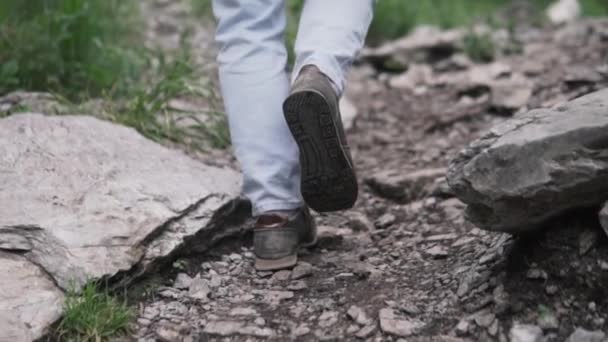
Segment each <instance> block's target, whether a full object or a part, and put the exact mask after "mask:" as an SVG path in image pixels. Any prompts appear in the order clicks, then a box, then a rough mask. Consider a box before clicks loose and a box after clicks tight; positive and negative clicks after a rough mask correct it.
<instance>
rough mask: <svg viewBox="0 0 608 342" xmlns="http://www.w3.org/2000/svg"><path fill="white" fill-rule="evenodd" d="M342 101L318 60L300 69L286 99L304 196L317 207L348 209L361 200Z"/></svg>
mask: <svg viewBox="0 0 608 342" xmlns="http://www.w3.org/2000/svg"><path fill="white" fill-rule="evenodd" d="M338 103H339V99H338V95H337V94H336V91H335V90H334V88H333V86H332V84H331V81H330V80H329V78H327V76H325V75H324V74H322V73H321V72H320V71H319V70H318V69H317V68H316V67H314V66H306V67H304V68H303V69H302V71H301V73H300V75H299V76H298V78H297V79H296V81H295V83H294V85H293V87H292V90H291V93H290V94H289V96H288V97H287V99H286V100H285V102H284V103H283V113H284V115H285V120H286V121H287V125H288V126H289V129H290V131H291V134H292V135H293V137H294V139H295V141H296V143H297V144H298V147H299V149H300V168H301V171H302V178H301V192H302V197H303V198H304V201H306V204H308V206H309V207H310V208H312V209H314V210H316V211H317V212H327V211H337V210H344V209H349V208H352V206H353V205H354V204H355V201H356V200H357V192H358V185H357V177H356V175H355V170H354V168H353V162H352V159H351V155H350V150H349V148H348V145H347V143H346V136H345V134H344V128H343V127H342V119H341V117H340V109H339V107H338Z"/></svg>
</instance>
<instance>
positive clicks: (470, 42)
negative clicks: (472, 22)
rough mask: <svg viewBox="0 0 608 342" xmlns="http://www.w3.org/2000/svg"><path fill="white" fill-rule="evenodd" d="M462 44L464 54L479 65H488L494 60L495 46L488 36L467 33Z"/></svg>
mask: <svg viewBox="0 0 608 342" xmlns="http://www.w3.org/2000/svg"><path fill="white" fill-rule="evenodd" d="M463 43H464V52H465V53H466V54H467V56H469V58H471V60H473V61H475V62H479V63H489V62H491V61H493V60H494V57H495V55H496V46H495V44H494V41H493V40H492V37H491V36H490V34H488V33H484V34H477V33H475V32H469V33H468V34H467V35H466V36H465V37H464V42H463Z"/></svg>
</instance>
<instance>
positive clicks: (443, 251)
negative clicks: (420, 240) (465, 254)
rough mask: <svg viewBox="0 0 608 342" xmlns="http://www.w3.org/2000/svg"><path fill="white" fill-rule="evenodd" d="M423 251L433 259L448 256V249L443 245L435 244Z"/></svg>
mask: <svg viewBox="0 0 608 342" xmlns="http://www.w3.org/2000/svg"><path fill="white" fill-rule="evenodd" d="M424 253H426V254H428V255H430V256H431V257H433V258H435V259H443V258H446V257H447V256H448V249H447V248H446V247H445V246H442V245H436V246H433V247H431V248H429V249H427V250H425V251H424Z"/></svg>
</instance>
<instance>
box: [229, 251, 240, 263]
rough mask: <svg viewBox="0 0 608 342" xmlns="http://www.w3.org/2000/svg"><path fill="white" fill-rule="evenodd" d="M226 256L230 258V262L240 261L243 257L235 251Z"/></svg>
mask: <svg viewBox="0 0 608 342" xmlns="http://www.w3.org/2000/svg"><path fill="white" fill-rule="evenodd" d="M228 258H230V261H232V262H236V261H241V260H243V257H242V256H241V255H240V254H237V253H232V254H230V255H229V256H228Z"/></svg>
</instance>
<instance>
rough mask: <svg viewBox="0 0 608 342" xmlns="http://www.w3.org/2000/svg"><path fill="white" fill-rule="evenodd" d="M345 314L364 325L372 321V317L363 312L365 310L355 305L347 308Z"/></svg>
mask: <svg viewBox="0 0 608 342" xmlns="http://www.w3.org/2000/svg"><path fill="white" fill-rule="evenodd" d="M346 314H347V315H348V317H350V318H351V319H352V320H353V321H355V322H356V323H357V324H359V325H363V326H366V325H369V324H371V323H372V322H373V321H372V319H371V318H370V317H369V316H368V315H367V313H365V311H364V310H363V309H362V308H360V307H358V306H356V305H352V306H351V307H350V308H349V309H348V311H347V312H346Z"/></svg>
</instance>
